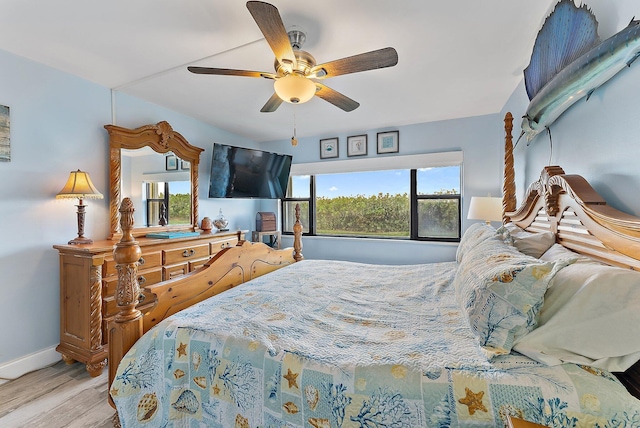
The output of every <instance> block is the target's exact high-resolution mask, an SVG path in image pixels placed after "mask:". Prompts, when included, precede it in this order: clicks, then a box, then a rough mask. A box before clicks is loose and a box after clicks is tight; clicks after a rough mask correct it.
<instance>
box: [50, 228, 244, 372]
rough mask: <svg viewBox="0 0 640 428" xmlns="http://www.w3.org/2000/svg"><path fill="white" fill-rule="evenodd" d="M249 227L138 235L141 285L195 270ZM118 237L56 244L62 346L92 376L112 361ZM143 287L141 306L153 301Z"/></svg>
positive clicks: (67, 359) (64, 356)
mask: <svg viewBox="0 0 640 428" xmlns="http://www.w3.org/2000/svg"><path fill="white" fill-rule="evenodd" d="M245 233H246V231H238V232H218V233H209V234H200V235H198V236H192V237H183V238H174V239H150V238H144V237H141V238H136V240H137V241H138V243H139V245H140V248H141V249H142V257H141V258H140V260H139V261H138V262H139V267H138V281H139V283H140V287H141V288H142V287H144V286H145V285H151V284H155V283H158V282H160V281H165V280H168V279H171V278H175V277H177V276H180V275H184V274H186V273H188V272H191V271H194V270H196V269H197V268H199V267H201V266H202V265H204V264H205V263H206V262H207V261H208V260H209V259H210V258H211V257H213V256H214V255H215V254H216V253H217V252H219V251H220V250H222V249H224V248H227V247H231V246H235V245H236V244H237V243H238V240H244V235H245ZM116 243H117V241H111V240H104V241H98V242H94V243H93V244H86V245H54V246H53V247H54V248H55V249H56V250H58V252H59V253H60V344H59V345H58V347H57V348H56V350H57V351H58V352H60V353H61V354H62V359H63V360H64V361H65V362H67V363H72V362H73V361H80V362H82V363H84V364H86V366H87V371H88V372H89V374H91V376H98V375H100V373H102V370H103V368H104V367H105V365H106V364H107V351H108V349H107V345H108V344H107V331H108V330H107V326H108V324H109V322H110V321H111V320H112V319H113V318H114V317H115V315H116V313H117V307H116V301H115V297H114V293H115V289H116V285H117V282H118V273H117V271H116V266H115V262H114V260H113V249H114V246H115V244H116ZM153 303H154V297H153V296H152V295H147V293H146V292H145V291H144V290H142V292H141V296H140V303H139V304H138V308H139V309H140V310H141V311H143V312H144V308H145V307H148V306H151V305H153Z"/></svg>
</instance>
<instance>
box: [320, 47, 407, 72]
mask: <svg viewBox="0 0 640 428" xmlns="http://www.w3.org/2000/svg"><path fill="white" fill-rule="evenodd" d="M397 63H398V52H396V50H395V49H394V48H383V49H378V50H376V51H371V52H366V53H362V54H359V55H354V56H350V57H347V58H342V59H337V60H335V61H330V62H325V63H324V64H319V65H316V66H315V67H313V68H312V69H311V76H312V77H314V78H317V79H324V78H326V77H334V76H340V75H342V74H349V73H357V72H359V71H367V70H375V69H377V68H385V67H393V66H394V65H396V64H397Z"/></svg>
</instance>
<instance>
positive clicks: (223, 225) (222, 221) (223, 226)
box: [213, 208, 229, 232]
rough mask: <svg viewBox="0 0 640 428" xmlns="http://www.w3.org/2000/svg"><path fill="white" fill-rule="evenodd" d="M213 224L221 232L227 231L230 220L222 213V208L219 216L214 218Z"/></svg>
mask: <svg viewBox="0 0 640 428" xmlns="http://www.w3.org/2000/svg"><path fill="white" fill-rule="evenodd" d="M213 225H214V226H215V227H216V229H218V231H219V232H226V231H227V230H229V229H227V226H229V220H227V218H226V217H225V216H224V214H222V208H220V211H219V212H218V216H217V217H216V218H215V219H214V220H213Z"/></svg>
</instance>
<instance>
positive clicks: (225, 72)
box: [187, 66, 278, 79]
mask: <svg viewBox="0 0 640 428" xmlns="http://www.w3.org/2000/svg"><path fill="white" fill-rule="evenodd" d="M187 70H189V71H190V72H192V73H195V74H216V75H220V76H244V77H264V78H267V79H275V78H276V77H278V76H276V75H275V74H273V73H266V72H263V71H249V70H233V69H231V68H211V67H192V66H190V67H187Z"/></svg>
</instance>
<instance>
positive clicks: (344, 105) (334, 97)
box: [316, 82, 360, 111]
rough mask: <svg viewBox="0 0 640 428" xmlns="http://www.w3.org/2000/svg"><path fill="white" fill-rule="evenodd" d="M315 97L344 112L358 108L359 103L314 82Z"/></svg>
mask: <svg viewBox="0 0 640 428" xmlns="http://www.w3.org/2000/svg"><path fill="white" fill-rule="evenodd" d="M316 88H318V89H317V91H316V95H317V96H318V97H320V98H322V99H323V100H325V101H327V102H330V103H331V104H333V105H334V106H336V107H338V108H341V109H342V110H344V111H353V110H355V109H357V108H358V107H360V103H358V102H357V101H354V100H352V99H351V98H349V97H347V96H346V95H342V94H341V93H340V92H338V91H335V90H333V89H331V88H330V87H328V86H326V85H323V84H322V83H317V82H316Z"/></svg>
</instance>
